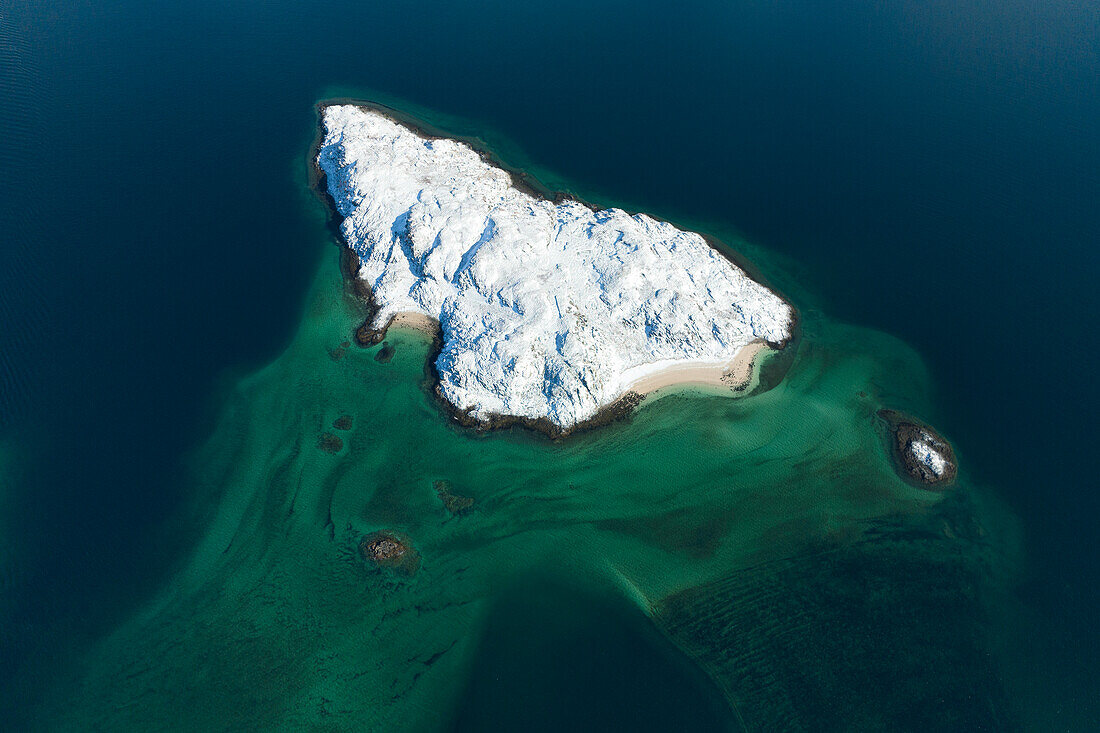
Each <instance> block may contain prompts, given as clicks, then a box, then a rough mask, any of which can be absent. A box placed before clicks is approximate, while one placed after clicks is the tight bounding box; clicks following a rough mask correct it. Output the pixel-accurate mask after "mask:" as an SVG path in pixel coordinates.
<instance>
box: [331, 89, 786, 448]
mask: <svg viewBox="0 0 1100 733" xmlns="http://www.w3.org/2000/svg"><path fill="white" fill-rule="evenodd" d="M322 124H323V131H322V134H323V137H322V140H321V144H320V148H319V152H318V156H317V164H318V166H319V167H320V170H321V171H322V172H323V174H324V177H325V182H326V185H327V189H328V193H329V195H330V196H331V198H332V201H333V203H334V205H335V207H336V210H337V213H338V214H339V215H340V216H341V217H342V218H343V220H342V222H341V225H340V229H341V232H342V234H343V237H344V240H345V242H346V244H347V246H348V247H349V248H350V249H351V250H352V251H353V252H354V253H355V254H356V255H357V256H358V261H359V268H358V277H359V278H361V280H362V281H363V283H364V284H365V285H367V286H368V287H369V291H370V294H371V298H372V300H373V304H374V306H375V309H376V310H375V311H374V312H373V315H372V320H371V323H370V324H369V325H370V327H371V328H373V329H376V330H377V331H378V332H384V330H385V329H386V328H387V327H388V325H389V324H390V323H391V321H392V320H393V319H394V317H395V316H399V315H402V314H420V315H421V316H427V317H430V318H432V319H435V320H437V321H438V322H439V324H440V327H441V333H442V347H441V350H440V353H439V356H438V358H437V360H436V364H435V367H436V371H437V373H438V376H439V392H440V395H441V396H442V397H443V398H444V399H445V400H446V401H447V402H449V403H450V404H451V405H452V406H453V407H454V408H455V410H456V412H457V413H458V414H460V415H462V416H463V417H464V418H466V419H472V420H474V421H478V422H483V423H491V422H494V421H497V420H500V419H504V420H505V421H507V420H508V419H519V420H522V421H527V422H530V423H541V424H544V425H547V424H548V425H550V426H553V428H554V430H555V432H562V433H564V432H568V431H569V430H571V429H573V428H574V427H576V426H577V425H579V424H581V423H584V422H586V421H588V420H591V419H592V418H594V417H595V416H597V415H598V414H599V413H600V411H601V410H602V409H603V408H606V407H608V406H610V405H612V404H614V403H616V402H617V401H618V400H620V398H622V397H624V395H627V394H629V393H632V392H633V391H635V390H639V389H644V388H645V387H646V386H647V385H648V386H650V387H651V386H653V385H655V384H658V383H661V382H662V381H663V382H676V381H699V379H698V378H699V376H700V375H709V376H710V377H711V378H715V379H716V378H717V377H719V376H721V375H723V374H726V375H727V382H728V380H729V378H730V377H729V374H730V370H731V368H732V367H734V366H736V365H738V363H739V362H738V358H739V356H740V360H741V361H740V363H741V368H740V369H739V370H738V372H739V375H740V373H744V374H745V375H747V374H748V373H749V372H750V370H748V369H746V368H744V361H745V360H746V358H751V356H747V355H751V354H752V353H755V351H756V350H757V349H759V348H761V346H762V345H771V346H774V347H781V346H783V345H785V344H786V342H787V341H788V340H789V339H790V338H791V335H792V331H793V328H794V319H795V314H794V311H793V310H792V308H791V307H790V306H789V305H788V304H787V303H786V302H785V301H784V300H783V299H782V298H780V297H779V296H778V295H776V294H775V293H772V292H771V291H769V290H768V289H767V288H765V287H764V286H762V285H760V284H759V283H757V282H755V281H753V280H752V279H751V278H749V277H748V276H747V275H746V274H745V273H744V272H743V271H742V270H741V269H740V268H738V267H737V266H736V265H735V264H733V263H732V262H730V261H729V260H728V259H726V258H725V257H723V256H722V255H720V254H719V253H718V252H717V251H715V250H714V249H713V248H712V247H711V246H710V245H708V244H707V242H706V240H704V239H703V237H702V236H700V235H698V234H695V233H692V232H685V231H681V230H680V229H677V228H676V227H674V226H672V225H671V224H669V223H667V222H663V221H658V220H656V219H653V218H651V217H649V216H646V215H644V214H634V215H632V214H628V213H627V212H625V211H622V210H620V209H606V210H593V209H592V208H590V207H589V206H586V205H585V204H582V203H580V202H577V201H573V200H564V201H561V202H553V201H549V200H546V199H543V198H540V197H537V196H535V195H532V194H531V193H529V192H527V191H525V190H523V189H521V188H519V187H517V186H516V185H515V184H514V182H513V180H512V177H511V175H510V174H509V173H508V172H507V171H505V170H503V169H501V168H499V167H497V166H495V165H493V164H491V163H490V162H487V160H486V159H485V158H483V156H482V155H481V154H479V153H478V152H477V151H476V150H474V149H473V148H472V147H470V146H469V145H467V144H465V143H462V142H458V141H455V140H448V139H432V138H428V137H426V136H423V135H421V134H418V133H417V132H416V131H414V130H413V129H411V128H410V127H407V126H405V125H403V124H400V123H399V122H396V121H394V120H393V119H390V118H389V117H388V116H386V115H385V114H383V113H381V112H378V111H375V110H373V109H368V108H365V107H360V106H355V105H331V106H326V107H324V108H323V110H322ZM677 375H683V378H682V379H681V378H680V377H678V376H677ZM737 378H738V379H740V378H741V376H738V377H737Z"/></svg>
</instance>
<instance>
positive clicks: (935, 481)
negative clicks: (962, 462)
mask: <svg viewBox="0 0 1100 733" xmlns="http://www.w3.org/2000/svg"><path fill="white" fill-rule="evenodd" d="M878 416H879V417H880V418H881V419H882V420H883V421H884V422H885V423H886V427H887V432H888V436H889V439H890V451H891V454H892V455H893V458H894V467H895V469H896V470H897V472H898V473H899V474H900V475H901V476H902V477H903V478H906V479H908V480H910V481H913V482H916V483H918V484H920V485H921V486H923V487H925V488H928V489H943V488H946V487H948V486H950V485H951V484H952V483H954V481H955V477H956V476H957V475H958V463H957V461H956V459H955V451H954V449H953V448H952V447H951V444H950V443H948V442H947V440H945V439H944V438H943V436H941V435H940V434H939V433H938V432H936V431H935V430H934V429H933V428H932V427H931V426H929V425H927V424H925V423H923V422H921V421H920V420H917V419H916V418H914V417H912V416H909V415H906V414H905V413H903V412H899V411H898V410H886V409H884V410H879V411H878Z"/></svg>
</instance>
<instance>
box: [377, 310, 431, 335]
mask: <svg viewBox="0 0 1100 733" xmlns="http://www.w3.org/2000/svg"><path fill="white" fill-rule="evenodd" d="M387 328H404V329H408V330H410V331H420V332H421V333H426V334H427V335H429V336H432V337H433V338H434V337H435V336H438V335H439V334H440V332H441V329H440V326H439V321H438V320H436V319H435V318H432V317H431V316H429V315H425V314H424V313H417V312H416V311H402V312H401V313H398V314H397V315H395V316H394V317H393V320H391V321H390V325H389V326H388V327H387Z"/></svg>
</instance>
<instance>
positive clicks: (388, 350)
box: [374, 341, 397, 364]
mask: <svg viewBox="0 0 1100 733" xmlns="http://www.w3.org/2000/svg"><path fill="white" fill-rule="evenodd" d="M395 351H397V350H396V349H395V348H393V346H391V345H390V342H389V341H383V342H382V348H381V349H379V350H378V353H377V354H375V355H374V360H375V361H376V362H378V363H379V364H389V363H390V360H391V359H393V355H394V352H395Z"/></svg>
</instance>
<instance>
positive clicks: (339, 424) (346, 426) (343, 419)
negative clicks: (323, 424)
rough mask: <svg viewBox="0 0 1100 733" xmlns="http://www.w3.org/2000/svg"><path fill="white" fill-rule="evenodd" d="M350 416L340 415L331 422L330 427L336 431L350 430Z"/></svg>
mask: <svg viewBox="0 0 1100 733" xmlns="http://www.w3.org/2000/svg"><path fill="white" fill-rule="evenodd" d="M351 425H352V421H351V415H341V416H340V417H338V418H336V419H335V420H333V421H332V427H334V428H336V429H337V430H351Z"/></svg>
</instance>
